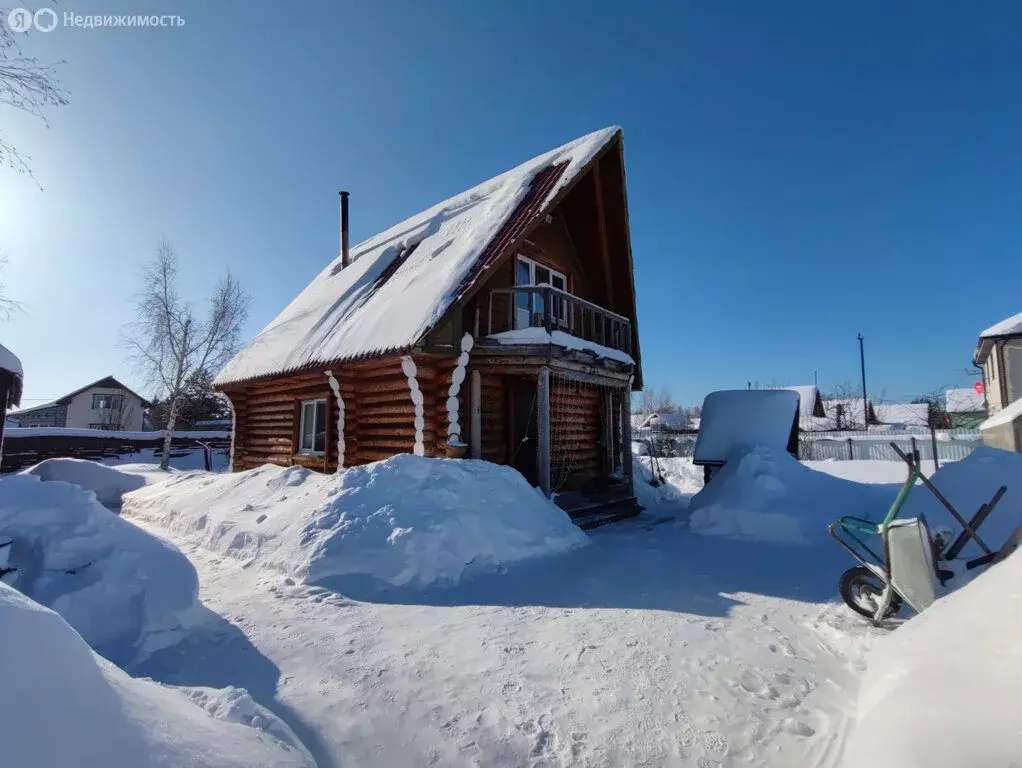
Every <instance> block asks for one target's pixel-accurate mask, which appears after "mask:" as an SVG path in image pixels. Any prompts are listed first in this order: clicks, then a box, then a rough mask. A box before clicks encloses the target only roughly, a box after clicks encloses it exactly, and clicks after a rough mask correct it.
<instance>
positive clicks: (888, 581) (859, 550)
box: [828, 443, 1022, 624]
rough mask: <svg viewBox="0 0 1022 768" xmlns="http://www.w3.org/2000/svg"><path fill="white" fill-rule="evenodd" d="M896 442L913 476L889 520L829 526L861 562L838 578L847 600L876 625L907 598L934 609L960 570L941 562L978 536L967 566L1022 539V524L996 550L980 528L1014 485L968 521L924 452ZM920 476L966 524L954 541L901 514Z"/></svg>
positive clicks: (847, 520) (1000, 554)
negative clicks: (926, 467)
mask: <svg viewBox="0 0 1022 768" xmlns="http://www.w3.org/2000/svg"><path fill="white" fill-rule="evenodd" d="M891 447H892V448H893V449H894V450H895V451H896V452H897V453H898V455H899V456H900V457H901V458H902V459H903V460H904V461H905V463H906V464H907V465H908V476H907V477H906V478H905V483H904V484H903V485H902V487H901V489H900V490H899V491H898V495H897V496H896V497H895V499H894V502H893V503H892V504H891V507H890V509H889V510H888V511H887V514H886V515H885V516H884V518H883V520H881V521H880V522H879V523H877V522H874V521H872V520H867V519H866V518H861V517H854V516H845V517H842V518H840V519H838V520H836V521H835V522H833V523H831V524H830V526H829V527H828V530H829V531H830V535H831V536H833V537H834V539H835V540H836V541H837V542H838V543H839V544H840V545H841V546H842V547H844V548H845V550H846V551H847V552H848V553H849V554H850V555H851V556H852V557H853V558H855V560H857V561H858V563H859V565H857V566H855V567H853V568H849V569H848V570H847V571H845V572H844V573H843V574H842V575H841V579H840V581H839V583H838V592H839V594H840V595H841V599H842V600H844V601H845V603H846V604H847V605H848V607H849V608H851V609H852V610H853V611H855V612H856V613H858V614H860V615H862V616H865V617H866V618H868V619H871V620H872V621H873V622H874V623H875V624H876V623H880V622H881V621H883V620H884V619H886V618H889V617H891V616H893V615H894V614H896V613H897V612H898V611H899V610H900V609H901V607H902V605H903V604H904V603H908V604H909V606H910V607H911V608H912V609H913V610H915V611H916V612H920V611H923V610H925V609H926V608H928V607H929V606H930V605H931V604H932V603H933V602H934V601H935V600H936V599H937V597H939V596H940V595H941V594H942V593H943V592H945V591H946V590H945V589H944V587H945V585H946V583H947V582H948V581H949V580H950V579H952V578H953V577H954V575H955V570H951V569H947V568H942V567H941V565H947V564H949V563H950V561H953V560H956V559H957V558H958V556H959V555H960V554H961V552H962V550H963V549H964V548H965V545H966V544H968V543H969V541H975V542H976V544H977V545H978V546H979V547H980V549H982V550H983V555H981V556H980V557H976V558H973V559H971V560H968V561H966V562H965V570H972V569H974V568H979V567H982V566H985V565H990V564H993V563H996V562H999V561H1000V560H1003V559H1004V558H1005V557H1007V556H1008V555H1009V554H1011V552H1013V551H1014V549H1015V548H1016V547H1017V546H1018V543H1019V541H1020V539H1022V525H1020V526H1019V527H1018V528H1017V529H1016V530H1015V532H1014V533H1013V534H1012V535H1011V536H1010V537H1009V538H1008V541H1006V542H1005V543H1004V545H1003V546H1002V547H1000V549H998V550H996V551H995V550H993V549H991V548H990V547H989V546H987V544H986V542H985V541H983V539H982V538H981V537H980V536H979V533H978V532H977V531H978V529H979V527H980V526H981V525H982V524H983V521H985V520H986V519H987V517H989V516H990V513H991V512H992V511H993V510H994V507H996V506H997V504H998V502H1000V500H1001V498H1002V497H1003V496H1004V494H1005V492H1006V491H1007V490H1008V489H1007V486H1003V485H1002V486H1001V487H1000V488H998V489H997V492H996V493H994V495H993V496H992V497H991V499H990V500H989V501H987V502H985V503H984V504H982V505H981V506H980V508H979V509H978V510H977V511H976V514H974V515H973V516H972V518H971V519H970V520H965V518H964V517H962V515H961V514H960V513H959V512H958V510H957V509H955V507H954V506H953V505H952V504H951V502H950V501H948V500H947V498H946V497H945V496H944V494H942V493H941V492H940V490H939V489H938V488H937V487H936V486H934V485H933V483H931V482H930V480H929V478H927V477H926V476H925V475H924V474H923V473H922V470H921V468H920V461H919V452H918V451H913V452H912V453H911V454H906V453H904V452H903V451H902V450H901V449H900V448H898V446H897V444H895V443H891ZM919 481H921V482H922V484H923V485H925V486H926V487H927V488H928V489H929V490H930V491H931V492H932V493H933V494H934V496H936V498H937V499H938V500H939V501H940V502H941V504H942V505H943V506H944V507H945V508H946V509H947V510H948V512H950V513H951V516H952V517H953V518H954V519H955V520H956V521H957V522H958V524H959V525H961V527H962V531H961V533H960V534H959V535H958V536H957V537H955V539H954V540H953V541H951V542H950V543H948V541H947V540H946V538H947V537H946V536H945V535H944V534H942V533H939V532H938V533H934V532H931V530H930V528H929V526H928V524H927V522H926V519H925V518H924V517H918V518H911V519H898V515H899V513H900V512H901V508H902V507H903V506H904V504H905V502H906V500H907V499H908V496H909V494H910V493H911V492H912V489H913V488H914V487H915V485H916V483H917V482H919ZM945 545H947V548H946V549H945ZM878 550H879V551H878Z"/></svg>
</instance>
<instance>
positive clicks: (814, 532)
mask: <svg viewBox="0 0 1022 768" xmlns="http://www.w3.org/2000/svg"><path fill="white" fill-rule="evenodd" d="M906 471H907V470H906ZM895 493H896V490H895V487H894V486H883V485H866V484H864V483H855V482H852V481H850V480H842V479H840V478H837V477H833V476H831V475H827V474H824V473H822V472H816V471H815V470H812V469H809V468H808V467H806V466H805V465H804V464H802V463H800V462H799V461H798V460H797V459H795V458H793V457H792V456H791V455H790V454H789V453H787V452H786V451H775V450H772V449H769V448H764V447H755V448H751V449H749V450H748V451H747V452H745V453H740V454H738V455H736V456H734V457H733V458H731V459H730V460H729V461H728V462H727V464H725V465H724V467H723V468H722V469H721V470H720V471H719V472H718V473H717V475H715V476H714V478H713V480H712V482H710V483H709V484H708V485H707V486H706V487H704V488H703V489H702V490H701V491H700V492H699V493H697V494H696V495H695V497H693V499H692V502H691V503H690V505H689V511H690V512H691V517H690V518H689V524H690V526H691V528H692V530H693V531H695V532H696V533H698V534H701V535H703V536H722V537H724V538H729V539H745V540H748V541H765V542H771V543H776V544H810V543H814V542H815V541H818V540H820V539H823V538H824V537H826V536H827V525H829V524H830V523H831V522H833V521H834V520H836V519H837V518H839V517H841V516H842V515H856V516H857V517H864V518H867V519H877V520H879V519H881V518H882V517H883V516H884V514H886V512H887V510H888V509H889V508H890V506H891V502H892V501H894V496H895Z"/></svg>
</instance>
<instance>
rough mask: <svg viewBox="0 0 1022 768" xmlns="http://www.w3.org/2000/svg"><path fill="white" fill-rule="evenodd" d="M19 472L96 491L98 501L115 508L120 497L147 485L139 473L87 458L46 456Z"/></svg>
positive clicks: (144, 478) (119, 501)
mask: <svg viewBox="0 0 1022 768" xmlns="http://www.w3.org/2000/svg"><path fill="white" fill-rule="evenodd" d="M19 474H22V475H34V476H35V477H38V478H39V479H40V480H45V481H49V480H58V481H62V482H65V483H74V484H75V485H77V486H80V487H81V488H84V489H85V490H87V491H92V492H93V493H94V494H96V500H97V501H99V503H100V504H103V505H104V506H107V507H116V506H119V505H120V503H121V497H122V496H123V495H124V494H125V493H127V492H128V491H134V490H136V489H138V488H141V487H142V486H143V485H145V484H146V477H145V475H144V474H142V473H138V472H125V471H124V470H122V469H114V468H113V467H108V466H106V465H105V464H99V463H97V462H95V461H87V460H85V459H46V460H45V461H41V462H39V463H38V464H36V465H35V466H34V467H29V468H28V469H24V470H22V471H21V472H20V473H19Z"/></svg>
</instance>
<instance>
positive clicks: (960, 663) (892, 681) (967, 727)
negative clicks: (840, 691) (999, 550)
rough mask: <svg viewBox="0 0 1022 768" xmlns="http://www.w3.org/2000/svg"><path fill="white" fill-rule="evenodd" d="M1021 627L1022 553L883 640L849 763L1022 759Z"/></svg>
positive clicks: (913, 766) (873, 767) (933, 765)
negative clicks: (1020, 705)
mask: <svg viewBox="0 0 1022 768" xmlns="http://www.w3.org/2000/svg"><path fill="white" fill-rule="evenodd" d="M995 514H996V513H995ZM1020 636H1022V557H1020V556H1019V555H1018V554H1015V555H1012V556H1011V557H1009V558H1008V559H1007V560H1006V561H1005V562H1003V563H1001V564H1000V565H997V566H994V567H993V568H991V569H990V570H989V571H987V572H986V573H983V574H981V575H980V576H979V577H977V578H976V579H974V580H973V581H972V582H970V583H969V584H968V585H967V586H965V587H963V588H962V589H960V590H958V591H957V592H954V593H952V594H951V595H948V596H947V597H943V598H941V599H940V600H938V601H937V602H936V603H934V604H933V605H932V606H931V607H930V608H928V609H927V610H926V611H924V612H923V613H922V614H920V615H919V616H917V617H915V618H914V619H912V620H911V621H909V622H908V623H906V624H905V625H904V626H902V627H900V628H899V629H897V630H895V631H894V632H892V633H891V634H890V635H888V636H886V637H884V638H882V639H881V640H879V641H878V642H877V643H876V645H875V646H874V647H873V650H872V651H871V652H870V655H869V658H868V666H867V671H866V677H865V680H864V682H863V686H862V689H861V691H860V694H859V706H858V725H857V726H856V728H855V730H854V731H853V733H852V739H851V743H850V744H849V746H848V749H847V751H846V753H845V754H846V756H845V762H844V765H845V768H886V767H887V766H891V767H892V768H893V767H894V766H897V768H917V767H918V768H924V766H925V768H945V767H946V768H951V767H952V766H954V767H955V768H957V767H958V766H966V765H967V766H972V767H974V768H983V767H985V766H989V768H994V767H995V766H996V767H997V768H1000V767H1001V766H1009V765H1017V764H1018V761H1019V758H1020V756H1022V727H1020V718H1019V709H1018V692H1019V690H1022V655H1020V654H1019V650H1018V638H1019V637H1020Z"/></svg>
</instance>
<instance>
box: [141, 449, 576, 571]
mask: <svg viewBox="0 0 1022 768" xmlns="http://www.w3.org/2000/svg"><path fill="white" fill-rule="evenodd" d="M123 509H124V513H125V514H126V515H129V516H137V517H138V518H141V519H143V520H147V521H150V522H152V523H155V524H157V525H160V526H163V527H165V528H169V529H170V530H173V531H175V532H177V533H180V534H181V535H183V536H185V537H186V538H187V539H188V540H190V541H194V542H195V543H197V544H199V545H201V546H203V547H205V548H208V549H211V550H215V551H217V552H221V553H223V554H225V555H230V556H232V557H236V558H239V559H241V560H244V561H247V562H251V563H255V564H259V565H263V566H268V567H271V568H274V569H277V570H279V571H282V572H284V573H287V574H289V575H291V576H294V577H296V578H299V579H302V580H304V581H306V582H308V583H316V584H323V583H325V582H330V583H331V584H332V585H335V586H337V587H338V588H340V589H350V588H358V587H365V586H366V585H372V586H385V585H390V586H397V587H410V588H420V587H425V586H427V585H430V584H433V583H434V582H436V583H441V584H453V583H456V582H458V581H459V580H460V579H461V577H462V575H463V574H464V573H465V571H466V569H467V568H468V567H469V566H472V567H473V568H485V567H489V566H494V565H497V564H501V563H509V562H512V561H516V560H521V559H524V558H529V557H535V556H539V555H547V554H551V553H554V552H559V551H562V550H566V549H569V548H572V547H577V546H579V545H581V544H584V543H585V542H586V541H587V537H586V536H585V534H584V533H582V532H581V531H580V530H579V529H578V528H576V527H575V525H574V524H573V523H572V522H571V520H570V519H569V518H568V516H567V515H565V514H564V512H562V511H561V510H560V509H558V508H557V507H556V506H554V505H553V504H552V503H550V502H549V501H548V500H547V499H545V498H544V497H543V496H542V495H540V494H539V493H538V492H536V491H535V490H534V489H533V488H531V487H530V486H529V485H528V483H527V482H526V481H525V479H524V478H523V477H522V476H521V475H520V474H519V473H518V472H516V471H515V470H514V469H511V468H510V467H502V466H497V465H496V464H491V463H489V462H484V461H465V460H449V459H427V458H423V457H419V456H410V455H400V456H394V457H392V458H390V459H387V460H385V461H380V462H375V463H372V464H367V465H364V466H361V467H354V468H351V469H347V470H344V471H343V472H341V473H338V474H336V475H324V474H320V473H318V472H311V471H309V470H307V469H304V468H302V467H288V468H282V467H277V466H272V465H265V466H263V467H260V468H258V469H253V470H249V471H247V472H237V473H234V474H230V475H213V474H207V473H182V474H179V475H176V476H174V477H172V478H170V479H169V480H168V481H167V482H166V483H162V484H160V485H158V486H150V487H147V488H143V489H141V490H138V491H135V492H134V493H132V494H129V495H128V496H127V497H126V498H125V502H124V508H123Z"/></svg>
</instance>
